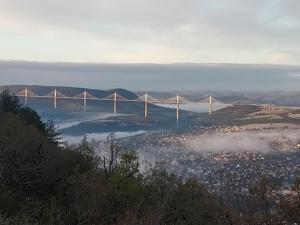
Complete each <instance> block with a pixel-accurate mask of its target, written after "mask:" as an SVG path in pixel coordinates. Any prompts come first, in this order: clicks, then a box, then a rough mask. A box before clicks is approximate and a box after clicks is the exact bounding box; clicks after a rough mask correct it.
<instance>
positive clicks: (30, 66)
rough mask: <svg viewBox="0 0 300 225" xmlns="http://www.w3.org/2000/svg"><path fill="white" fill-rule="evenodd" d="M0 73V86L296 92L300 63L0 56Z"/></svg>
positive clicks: (299, 76) (299, 81) (299, 77)
mask: <svg viewBox="0 0 300 225" xmlns="http://www.w3.org/2000/svg"><path fill="white" fill-rule="evenodd" d="M0 77H1V84H0V85H48V86H73V87H84V88H94V89H112V88H124V89H129V90H132V91H199V90H211V91H217V90H230V91H276V90H280V91H297V90H299V83H300V66H295V65H263V64H260V65H256V64H216V63H201V64H197V63H174V64H154V63H153V64H150V63H146V64H145V63H143V64H140V63H130V64H124V63H119V64H116V63H70V62H67V63H66V62H32V61H4V60H0Z"/></svg>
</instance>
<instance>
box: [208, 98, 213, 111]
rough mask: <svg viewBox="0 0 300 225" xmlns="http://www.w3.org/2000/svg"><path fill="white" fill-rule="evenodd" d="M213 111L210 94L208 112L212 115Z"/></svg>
mask: <svg viewBox="0 0 300 225" xmlns="http://www.w3.org/2000/svg"><path fill="white" fill-rule="evenodd" d="M211 113H212V97H211V96H209V101H208V114H209V115H211Z"/></svg>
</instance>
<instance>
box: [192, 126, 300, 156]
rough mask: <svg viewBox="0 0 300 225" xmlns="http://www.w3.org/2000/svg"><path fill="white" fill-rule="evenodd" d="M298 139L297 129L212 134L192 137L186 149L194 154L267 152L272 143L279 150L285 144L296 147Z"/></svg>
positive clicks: (299, 133) (299, 135) (299, 134)
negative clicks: (194, 152)
mask: <svg viewBox="0 0 300 225" xmlns="http://www.w3.org/2000/svg"><path fill="white" fill-rule="evenodd" d="M299 137H300V130H297V129H284V130H260V131H241V132H232V133H221V134H219V133H214V134H205V135H198V136H194V137H192V138H191V139H190V140H189V141H188V142H187V148H188V149H190V150H192V151H196V152H269V151H271V150H274V143H276V146H277V147H279V148H280V146H281V145H284V143H287V142H289V143H291V145H293V144H294V145H297V143H298V141H299V140H300V138H299Z"/></svg>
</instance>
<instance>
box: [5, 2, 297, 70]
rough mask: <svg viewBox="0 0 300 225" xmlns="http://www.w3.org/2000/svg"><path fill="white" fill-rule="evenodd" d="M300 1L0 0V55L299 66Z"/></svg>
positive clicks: (62, 59)
mask: <svg viewBox="0 0 300 225" xmlns="http://www.w3.org/2000/svg"><path fill="white" fill-rule="evenodd" d="M299 12H300V1H299V0H251V1H248V0H209V1H208V0H42V1H41V0H26V1H25V0H24V1H20V0H0V60H26V61H39V62H80V63H159V64H166V63H238V64H289V65H299V64H300V63H299V62H300V47H299V40H300V13H299Z"/></svg>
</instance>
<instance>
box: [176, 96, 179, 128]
mask: <svg viewBox="0 0 300 225" xmlns="http://www.w3.org/2000/svg"><path fill="white" fill-rule="evenodd" d="M176 122H177V126H178V125H179V94H177V96H176Z"/></svg>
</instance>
